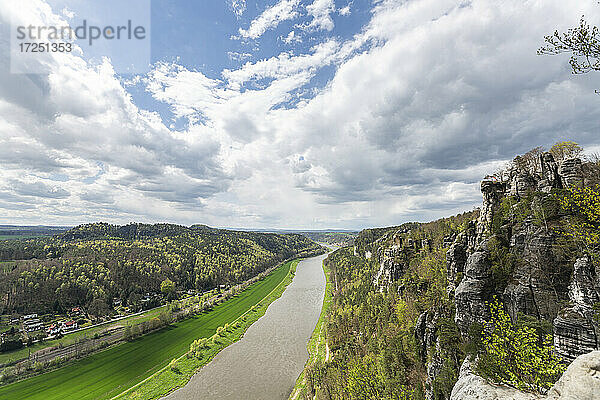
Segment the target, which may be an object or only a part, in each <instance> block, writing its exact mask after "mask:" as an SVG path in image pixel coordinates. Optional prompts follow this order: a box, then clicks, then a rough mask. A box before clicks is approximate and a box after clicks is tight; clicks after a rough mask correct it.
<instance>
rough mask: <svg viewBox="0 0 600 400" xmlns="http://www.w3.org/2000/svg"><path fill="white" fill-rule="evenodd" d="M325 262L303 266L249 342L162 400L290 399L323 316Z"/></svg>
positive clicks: (242, 342) (217, 359)
mask: <svg viewBox="0 0 600 400" xmlns="http://www.w3.org/2000/svg"><path fill="white" fill-rule="evenodd" d="M325 257H326V256H325V255H322V256H318V257H313V258H309V259H306V260H303V261H300V263H299V264H298V267H297V269H296V276H295V277H294V280H293V281H292V283H291V284H290V285H289V286H288V287H287V289H286V290H285V291H284V292H283V295H282V296H281V297H280V298H279V299H277V300H275V301H274V302H273V303H271V305H270V306H269V308H268V309H267V312H266V313H265V315H264V316H263V317H262V318H260V319H259V320H258V321H256V322H255V323H254V324H252V325H251V326H250V328H248V330H247V331H246V333H245V335H244V337H243V338H242V339H241V340H240V341H238V342H236V343H234V344H232V345H230V346H229V347H227V348H225V349H224V350H222V351H221V352H220V353H219V354H218V355H217V356H216V357H215V358H214V359H213V360H212V361H211V362H210V363H209V364H208V365H206V366H205V367H204V368H202V369H201V370H200V371H199V372H198V373H197V374H196V375H194V376H193V377H192V379H191V380H190V382H189V383H188V384H187V385H186V386H184V387H182V388H181V389H178V390H176V391H175V392H173V393H171V394H170V395H168V396H167V397H165V398H163V399H168V400H195V399H198V400H200V399H202V400H208V399H210V400H225V399H234V400H240V399H244V400H253V399H256V400H279V399H281V400H285V399H287V398H288V396H289V395H290V393H291V391H292V389H293V387H294V384H295V382H296V378H297V377H298V375H300V373H301V372H302V369H303V368H304V364H305V363H306V360H307V359H308V351H307V350H306V345H307V343H308V340H309V338H310V336H311V334H312V331H313V330H314V328H315V325H316V324H317V320H318V319H319V314H320V312H321V306H322V304H323V296H324V293H325V276H324V274H323V268H322V262H323V259H324V258H325Z"/></svg>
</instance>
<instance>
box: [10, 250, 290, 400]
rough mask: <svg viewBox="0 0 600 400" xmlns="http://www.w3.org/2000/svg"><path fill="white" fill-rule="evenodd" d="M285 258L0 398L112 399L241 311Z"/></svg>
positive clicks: (266, 289) (265, 290)
mask: <svg viewBox="0 0 600 400" xmlns="http://www.w3.org/2000/svg"><path fill="white" fill-rule="evenodd" d="M290 267H291V262H288V263H286V264H284V265H282V266H281V267H279V268H278V269H276V270H275V271H273V272H272V273H271V274H269V275H268V276H267V277H265V278H264V279H262V280H261V281H258V282H256V283H254V284H252V285H251V286H250V287H248V288H247V289H246V290H245V291H244V292H242V293H240V294H238V295H237V296H235V297H233V298H231V299H229V300H227V301H225V302H223V303H221V304H219V305H217V306H215V307H214V309H213V310H212V311H209V312H204V313H202V314H199V315H197V316H194V317H191V318H189V319H187V320H184V321H182V322H178V323H175V324H172V325H171V326H169V327H167V328H164V329H162V330H160V331H156V332H154V333H151V334H149V335H147V336H143V337H140V338H138V339H136V340H134V341H131V342H126V343H123V344H120V345H117V346H114V347H111V348H109V349H107V350H104V351H102V352H99V353H96V354H93V355H91V356H89V357H87V358H85V359H82V360H79V361H76V362H73V363H70V364H68V365H66V366H65V367H62V368H60V369H58V370H55V371H52V372H49V373H46V374H43V375H40V376H37V377H33V378H30V379H26V380H23V381H20V382H17V383H14V384H10V385H7V386H4V387H1V388H0V399H15V398H27V399H31V400H37V399H40V400H50V399H57V400H58V399H61V400H62V399H77V400H87V399H90V400H91V399H110V398H112V397H115V396H117V395H119V394H121V393H122V392H123V391H126V390H127V389H128V388H130V387H132V386H133V385H135V384H137V383H138V382H140V381H142V380H144V379H146V378H147V377H149V376H151V375H153V374H154V373H155V372H157V371H160V370H161V369H163V368H164V367H165V366H166V365H168V364H169V361H171V360H172V359H173V358H174V357H179V356H181V355H182V354H185V353H186V352H187V351H188V350H189V346H190V343H191V342H193V341H194V340H196V339H198V338H199V337H211V336H212V335H213V334H214V333H215V332H216V330H217V328H219V327H221V326H224V325H225V324H227V323H231V322H232V321H234V320H236V319H237V318H238V317H240V316H242V315H243V314H245V313H246V312H248V310H250V309H251V308H252V307H253V306H254V305H256V304H257V303H259V302H260V301H261V300H262V299H263V298H264V297H265V296H267V295H268V294H269V293H271V292H272V291H273V289H275V288H276V287H277V286H278V285H279V284H280V283H281V282H282V281H283V280H284V279H285V277H286V276H287V275H288V274H289V270H290Z"/></svg>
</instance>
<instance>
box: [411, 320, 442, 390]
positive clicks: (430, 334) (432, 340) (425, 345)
mask: <svg viewBox="0 0 600 400" xmlns="http://www.w3.org/2000/svg"><path fill="white" fill-rule="evenodd" d="M438 318H439V315H438V313H431V312H427V311H426V312H424V313H422V314H421V315H419V318H418V320H417V323H416V325H415V339H416V341H417V344H418V346H419V356H420V357H421V361H422V362H423V363H426V365H427V378H426V380H425V398H426V399H433V396H434V394H433V388H432V383H433V381H434V380H435V378H436V377H437V376H438V375H439V373H440V371H441V370H442V367H443V365H444V360H443V359H442V357H441V354H442V349H441V344H440V338H439V335H438V332H437V328H436V322H437V320H438ZM430 349H431V351H430Z"/></svg>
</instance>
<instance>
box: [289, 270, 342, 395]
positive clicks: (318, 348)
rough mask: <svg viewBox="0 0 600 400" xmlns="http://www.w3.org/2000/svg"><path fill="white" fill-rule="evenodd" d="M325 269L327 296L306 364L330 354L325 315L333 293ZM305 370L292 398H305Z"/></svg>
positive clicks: (324, 299) (299, 378) (327, 272)
mask: <svg viewBox="0 0 600 400" xmlns="http://www.w3.org/2000/svg"><path fill="white" fill-rule="evenodd" d="M323 271H324V272H325V279H326V284H325V297H324V298H323V307H321V315H320V316H319V320H318V321H317V325H316V326H315V330H314V331H313V333H312V335H311V337H310V340H309V341H308V345H307V346H306V348H307V350H308V354H309V356H308V361H306V366H309V365H312V364H314V363H315V362H317V361H319V362H325V361H326V360H327V356H328V354H327V342H326V335H325V333H326V332H325V316H326V315H327V311H328V310H329V307H330V306H331V300H332V296H333V295H332V288H331V280H330V278H329V269H328V268H327V267H326V266H325V264H323ZM305 371H306V367H305V369H304V371H302V373H301V374H300V376H299V377H298V379H297V380H296V385H295V386H294V389H293V390H292V393H291V394H290V400H295V399H298V398H300V399H302V398H304V397H303V396H302V395H303V394H305V392H306V380H305V378H304V374H305Z"/></svg>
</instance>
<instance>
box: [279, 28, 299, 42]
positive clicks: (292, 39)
mask: <svg viewBox="0 0 600 400" xmlns="http://www.w3.org/2000/svg"><path fill="white" fill-rule="evenodd" d="M282 40H283V42H284V43H285V44H293V43H302V38H301V37H300V36H299V35H296V31H291V32H290V33H288V35H287V36H286V37H284V38H283V37H282Z"/></svg>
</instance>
